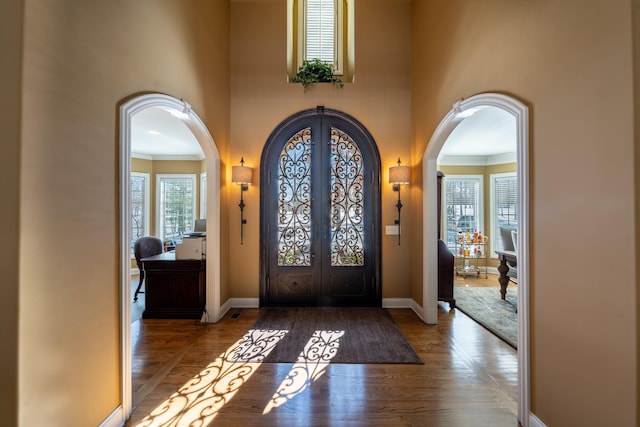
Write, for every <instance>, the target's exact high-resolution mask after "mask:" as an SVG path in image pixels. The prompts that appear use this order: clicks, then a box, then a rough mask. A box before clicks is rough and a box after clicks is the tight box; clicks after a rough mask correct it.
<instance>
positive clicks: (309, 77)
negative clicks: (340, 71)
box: [291, 58, 344, 88]
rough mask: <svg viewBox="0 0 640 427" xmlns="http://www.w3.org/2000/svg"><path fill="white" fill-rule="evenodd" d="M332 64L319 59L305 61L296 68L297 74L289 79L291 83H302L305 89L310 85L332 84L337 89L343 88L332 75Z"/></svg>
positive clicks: (340, 82) (338, 80) (340, 81)
mask: <svg viewBox="0 0 640 427" xmlns="http://www.w3.org/2000/svg"><path fill="white" fill-rule="evenodd" d="M333 71H334V70H333V64H328V63H326V62H323V61H321V60H319V59H317V58H316V59H310V60H309V59H305V60H304V61H302V65H301V66H299V67H298V73H297V74H296V75H295V77H293V78H292V79H291V81H292V82H293V83H302V86H304V87H305V88H306V87H307V86H309V85H310V84H311V83H333V84H334V85H336V86H338V87H342V86H344V83H342V80H340V79H339V78H337V77H335V76H334V75H333Z"/></svg>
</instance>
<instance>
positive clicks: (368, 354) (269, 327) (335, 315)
mask: <svg viewBox="0 0 640 427" xmlns="http://www.w3.org/2000/svg"><path fill="white" fill-rule="evenodd" d="M251 331H287V332H286V333H283V334H280V335H281V336H280V337H279V338H278V342H277V344H275V345H273V346H272V348H270V350H269V352H268V354H267V355H266V356H265V358H264V360H263V361H262V362H263V363H295V362H299V361H300V359H301V358H305V359H309V358H313V359H315V360H319V359H326V361H330V363H358V364H368V363H371V364H373V363H390V364H420V365H421V364H423V362H422V360H420V357H418V355H417V354H416V352H415V350H414V349H413V348H412V347H411V344H409V342H408V341H407V339H406V338H405V336H404V335H403V334H402V331H401V330H400V328H398V326H397V325H396V323H395V322H394V321H393V319H392V318H391V315H390V314H389V313H388V312H387V310H385V309H383V308H375V307H373V308H369V307H345V308H342V307H292V308H281V307H278V308H263V309H261V310H260V314H259V316H258V319H257V320H256V322H255V323H254V325H253V326H252V327H251ZM251 331H250V332H251ZM271 336H273V334H271Z"/></svg>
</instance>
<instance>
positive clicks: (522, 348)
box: [422, 93, 531, 427]
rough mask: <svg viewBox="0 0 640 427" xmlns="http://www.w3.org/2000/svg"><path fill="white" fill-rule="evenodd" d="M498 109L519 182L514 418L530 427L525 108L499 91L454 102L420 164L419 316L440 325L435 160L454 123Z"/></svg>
mask: <svg viewBox="0 0 640 427" xmlns="http://www.w3.org/2000/svg"><path fill="white" fill-rule="evenodd" d="M483 107H496V108H500V109H501V110H504V111H506V112H508V113H510V114H511V115H513V116H514V118H515V120H516V138H517V162H518V163H517V173H516V175H517V180H518V192H519V193H518V247H517V257H518V420H519V421H520V423H521V424H522V426H523V427H528V426H529V420H530V417H531V399H530V374H529V371H530V356H529V109H528V107H527V106H526V105H524V104H523V103H522V102H520V101H518V100H517V99H515V98H513V97H510V96H507V95H503V94H499V93H481V94H478V95H474V96H471V97H469V98H466V99H461V100H459V101H457V102H456V103H455V104H454V105H453V108H452V109H451V111H449V112H448V113H447V115H446V116H445V117H444V119H442V121H441V122H440V124H439V125H438V127H437V128H436V130H435V132H434V133H433V136H432V137H431V140H430V141H429V144H428V145H427V149H426V150H425V153H424V156H423V158H422V161H423V171H422V172H423V188H424V190H425V194H424V198H423V212H424V219H423V221H424V224H423V226H424V228H423V229H424V235H423V301H422V307H423V313H424V321H425V322H426V323H429V324H435V323H437V322H438V252H437V250H438V249H437V241H438V230H437V227H438V226H437V194H436V193H437V159H438V154H439V153H440V150H441V149H442V147H443V145H444V143H445V141H446V140H447V138H448V137H449V135H450V134H451V132H452V131H453V130H454V129H455V128H456V126H458V124H459V123H460V122H461V121H462V120H464V119H465V118H466V117H468V116H469V115H470V114H473V112H474V111H475V110H477V109H479V108H483Z"/></svg>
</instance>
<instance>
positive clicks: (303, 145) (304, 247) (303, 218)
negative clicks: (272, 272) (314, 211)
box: [277, 128, 312, 266]
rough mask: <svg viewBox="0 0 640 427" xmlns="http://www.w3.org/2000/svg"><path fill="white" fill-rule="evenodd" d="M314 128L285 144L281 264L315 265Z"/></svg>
mask: <svg viewBox="0 0 640 427" xmlns="http://www.w3.org/2000/svg"><path fill="white" fill-rule="evenodd" d="M311 226H312V224H311V128H305V129H303V130H301V131H299V132H298V133H296V134H295V135H293V136H292V137H291V138H290V139H289V141H287V143H286V144H285V146H284V148H283V149H282V152H281V153H280V157H279V159H278V227H277V228H278V265H279V266H310V265H311Z"/></svg>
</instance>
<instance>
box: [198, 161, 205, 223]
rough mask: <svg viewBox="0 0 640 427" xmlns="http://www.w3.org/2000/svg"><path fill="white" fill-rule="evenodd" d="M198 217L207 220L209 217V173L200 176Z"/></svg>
mask: <svg viewBox="0 0 640 427" xmlns="http://www.w3.org/2000/svg"><path fill="white" fill-rule="evenodd" d="M198 217H199V218H200V219H205V218H206V217H207V173H206V172H203V173H201V174H200V212H199V215H198Z"/></svg>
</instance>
